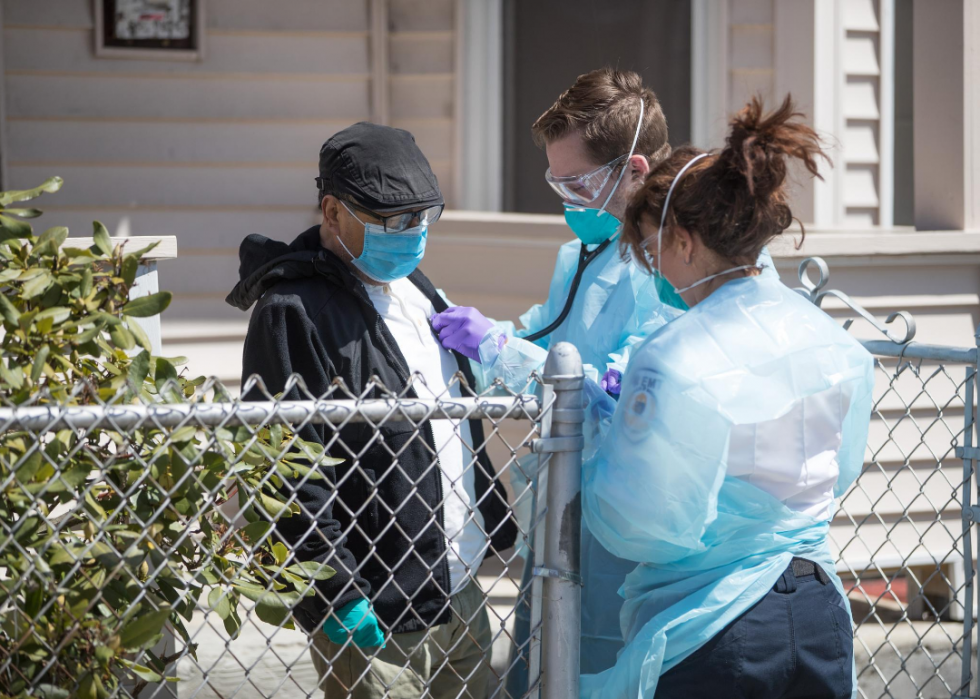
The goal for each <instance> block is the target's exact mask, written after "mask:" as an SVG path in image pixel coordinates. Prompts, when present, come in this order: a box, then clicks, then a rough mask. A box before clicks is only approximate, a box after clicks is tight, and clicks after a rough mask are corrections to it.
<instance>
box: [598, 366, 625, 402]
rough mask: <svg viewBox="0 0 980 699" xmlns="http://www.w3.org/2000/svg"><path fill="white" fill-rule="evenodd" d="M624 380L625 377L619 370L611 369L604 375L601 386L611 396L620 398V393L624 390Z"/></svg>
mask: <svg viewBox="0 0 980 699" xmlns="http://www.w3.org/2000/svg"><path fill="white" fill-rule="evenodd" d="M622 380H623V375H622V374H621V373H620V372H619V370H618V369H609V370H607V371H606V373H605V374H603V375H602V380H601V381H600V382H599V386H600V387H601V388H602V390H603V391H605V392H606V393H608V394H609V395H611V396H618V395H619V392H620V391H621V390H623V385H622Z"/></svg>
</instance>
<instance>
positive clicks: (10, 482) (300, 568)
mask: <svg viewBox="0 0 980 699" xmlns="http://www.w3.org/2000/svg"><path fill="white" fill-rule="evenodd" d="M581 371H582V369H581V362H580V361H579V360H578V354H577V352H575V350H574V348H571V347H570V346H562V347H560V348H556V350H554V351H553V352H552V354H551V356H550V357H549V364H548V366H547V367H546V374H545V376H543V377H535V379H536V380H533V381H532V382H531V383H530V384H529V385H528V387H527V391H526V392H525V393H523V394H508V393H506V392H505V391H504V390H503V389H501V388H496V389H494V390H493V391H491V392H488V393H487V394H484V395H475V394H474V393H473V391H472V390H470V388H469V387H468V386H467V385H466V384H465V381H464V380H463V379H462V378H461V377H459V376H458V377H457V378H456V379H455V380H454V382H453V383H452V385H451V386H450V387H449V389H448V390H447V391H446V392H445V393H443V394H441V395H437V396H432V397H431V398H428V399H419V398H415V397H414V396H416V395H424V394H425V392H424V391H423V390H421V389H422V388H423V386H422V383H421V382H422V378H421V377H420V376H416V377H414V378H413V382H414V383H413V385H412V386H410V387H406V388H405V390H404V391H402V392H400V394H394V393H391V392H388V391H387V389H385V388H384V387H383V386H380V385H377V384H373V383H372V384H371V385H369V386H367V387H366V390H365V391H364V392H363V393H362V394H361V395H353V394H351V393H350V392H349V391H348V390H347V389H346V388H345V387H344V386H343V385H342V384H336V385H335V387H334V388H333V389H332V390H331V392H330V393H329V394H328V395H324V396H316V397H314V396H309V400H306V401H291V402H285V401H280V400H276V398H275V397H273V396H269V395H265V396H262V395H261V394H262V392H263V390H264V389H263V387H262V384H261V381H258V380H256V381H255V382H253V383H252V384H249V385H247V386H245V393H247V394H249V397H250V398H253V399H254V398H256V397H259V398H263V397H264V398H265V400H258V401H255V400H252V401H249V402H243V401H239V400H230V399H229V398H228V396H227V395H225V394H224V393H223V391H222V389H221V388H220V387H217V386H210V385H209V386H204V387H201V390H199V391H198V392H197V393H196V395H198V396H210V397H211V399H212V400H211V401H210V402H208V401H204V400H197V401H195V402H187V401H186V400H183V399H181V397H179V396H174V395H172V394H173V392H172V391H171V392H170V398H171V400H170V402H168V403H165V404H160V403H140V402H139V401H136V402H135V404H134V403H132V402H130V403H128V404H123V403H122V401H120V402H118V403H114V404H113V403H110V404H106V403H105V402H103V401H101V400H100V399H99V397H98V395H97V394H92V395H89V394H87V393H86V388H85V387H84V386H81V387H79V389H78V391H77V392H76V394H75V395H74V396H72V398H73V399H74V400H72V401H69V402H75V403H78V402H81V403H85V402H89V403H90V405H81V406H73V407H66V405H65V402H66V401H65V397H64V396H61V397H60V398H59V397H57V396H47V397H46V398H45V399H44V400H38V401H36V402H35V403H36V404H34V405H22V406H17V407H8V408H0V696H28V695H33V696H44V697H55V696H59V697H60V696H69V694H71V695H72V696H74V695H76V694H77V695H78V696H84V697H88V696H93V697H94V696H106V695H113V694H118V695H121V696H129V695H138V696H141V697H148V696H155V697H167V696H180V697H181V699H187V698H190V697H223V698H229V699H230V698H231V697H236V698H238V699H244V698H246V697H271V696H274V695H278V696H289V697H296V696H323V695H324V692H325V693H326V696H327V697H345V696H368V695H370V696H381V695H384V696H389V694H386V693H385V692H390V696H397V697H402V696H406V697H407V696H432V697H487V696H494V697H510V696H524V695H525V694H527V693H537V692H538V691H539V681H540V677H541V674H542V671H541V662H542V657H543V661H544V662H545V663H547V662H549V659H548V655H547V654H541V653H539V652H538V650H539V648H540V645H541V641H542V621H541V620H542V617H543V616H545V615H546V616H548V617H549V618H552V619H557V618H560V617H562V616H567V615H568V614H569V613H570V614H571V618H570V619H569V620H568V623H564V624H558V623H555V624H552V629H555V628H558V627H561V628H563V629H564V630H565V631H564V633H565V635H568V636H569V638H571V639H573V640H574V643H569V642H568V639H552V645H557V644H559V643H562V642H564V645H563V650H561V651H560V652H559V654H558V655H557V656H556V657H557V662H560V663H562V664H563V666H562V668H561V669H556V670H554V671H553V672H552V673H550V677H551V678H552V680H553V685H556V683H557V682H559V678H561V677H562V676H564V678H565V679H564V682H565V683H566V684H565V685H556V686H555V689H554V690H553V691H552V693H551V694H550V695H551V696H563V695H564V692H565V691H567V690H568V689H569V687H570V686H574V685H575V684H577V629H578V623H577V615H578V601H577V599H578V589H579V586H578V584H577V583H575V582H571V580H570V578H574V576H575V574H576V572H577V566H578V563H577V561H574V562H573V561H569V560H567V556H566V552H568V551H571V550H575V551H577V549H578V546H577V540H576V539H577V536H578V532H577V529H576V530H574V531H569V530H568V528H567V526H566V527H565V530H562V527H560V526H559V522H556V523H554V524H552V525H551V526H553V527H554V529H553V531H555V532H559V533H558V534H556V535H555V536H554V537H545V536H544V535H543V533H542V531H541V530H542V529H543V528H544V527H545V526H546V520H547V519H549V518H553V517H555V516H558V517H559V518H560V517H562V516H564V518H565V524H566V525H567V524H568V523H569V522H571V523H573V524H575V526H576V527H577V522H578V519H577V517H578V510H577V509H574V511H573V508H572V504H573V503H572V501H573V500H575V503H577V499H576V498H575V496H576V494H577V492H578V488H579V479H580V475H579V470H578V468H579V466H580V462H581V449H582V444H581V439H582V438H581V424H580V423H581V420H582V410H581V407H580V406H581V404H582V398H581V391H582V386H581V382H582V378H581ZM292 381H294V382H298V385H299V386H300V388H301V387H302V380H301V379H300V378H299V377H294V378H293V380H292ZM288 388H289V387H287V389H288ZM409 391H411V393H409ZM161 395H164V396H167V395H168V390H167V386H165V385H164V386H162V387H161ZM378 395H381V397H380V398H379V397H377V396H378ZM367 396H372V397H371V398H368V397H367ZM409 396H413V397H409ZM120 398H124V396H120ZM129 398H130V399H131V398H132V396H130V397H129ZM215 399H216V400H215ZM569 406H575V407H576V408H578V409H577V410H570V409H569ZM558 466H560V467H561V468H556V467H558ZM549 471H551V472H552V473H553V474H555V475H553V476H552V478H551V488H550V489H549V490H550V495H549V502H548V503H547V504H548V506H549V507H545V503H544V502H543V501H542V502H540V503H539V502H537V495H538V482H539V478H542V477H543V476H544V474H545V473H547V472H549ZM565 510H567V511H565ZM560 530H561V531H560ZM569 537H571V540H569ZM552 539H553V540H554V541H556V542H557V541H561V542H562V545H561V546H560V547H559V546H554V547H550V548H549V547H548V546H546V544H545V542H546V540H552ZM525 559H527V560H528V561H529V563H527V564H526V563H525ZM533 564H536V565H537V567H538V570H536V571H535V572H536V574H535V575H532V574H531V568H532V565H533ZM549 586H550V587H551V588H552V589H551V591H550V592H549V593H548V594H549V595H550V599H553V600H558V601H557V602H556V603H554V604H552V605H551V608H550V609H549V610H547V611H545V610H543V609H542V607H541V604H540V602H541V599H542V589H544V590H545V591H547V590H548V587H549ZM562 586H567V587H568V588H569V590H568V593H570V594H568V593H566V594H564V595H563V594H562V591H561V589H560V588H561V587H562ZM563 597H564V600H565V601H564V602H561V601H560V600H561V598H563ZM361 599H366V600H370V603H371V605H370V606H371V613H372V614H374V615H375V616H376V618H377V619H378V625H377V628H379V629H380V633H381V634H383V638H379V637H372V635H371V633H370V632H371V631H372V629H373V628H374V626H373V625H372V623H371V619H370V617H369V616H367V615H366V612H365V610H366V608H367V607H366V606H359V605H358V602H359V600H361ZM345 610H346V611H345ZM568 610H572V611H571V612H569V611H568ZM519 612H521V616H522V619H523V620H524V627H523V628H521V629H518V631H517V632H516V633H515V622H516V620H517V616H518V613H519ZM325 623H326V626H327V627H331V624H332V627H331V628H333V629H335V633H334V634H331V633H329V630H328V629H326V628H324V624H325ZM349 629H356V630H355V631H354V633H353V634H349V633H348V630H349ZM552 632H553V631H552ZM379 643H381V644H383V645H381V646H380V647H378V645H379ZM567 646H574V649H575V651H574V652H575V658H574V659H575V662H572V659H571V658H569V657H567V656H566V655H565V648H566V647H567ZM372 659H373V662H372ZM551 662H555V661H554V660H552V661H551ZM556 667H557V666H556ZM171 680H173V681H171ZM569 682H571V683H572V685H569V684H568V683H569ZM555 691H557V692H558V693H557V694H556V693H555Z"/></svg>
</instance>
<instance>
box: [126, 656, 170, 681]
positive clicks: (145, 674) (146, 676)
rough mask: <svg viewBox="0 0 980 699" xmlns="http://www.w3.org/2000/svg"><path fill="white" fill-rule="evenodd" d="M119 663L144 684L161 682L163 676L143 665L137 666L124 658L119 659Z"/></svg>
mask: <svg viewBox="0 0 980 699" xmlns="http://www.w3.org/2000/svg"><path fill="white" fill-rule="evenodd" d="M119 662H120V663H121V664H123V665H125V666H126V667H128V668H129V670H130V671H131V672H132V673H133V674H134V675H136V676H137V677H139V678H140V679H141V680H143V681H145V682H163V675H160V674H158V673H156V672H154V671H153V670H151V669H150V668H148V667H146V666H145V665H137V664H136V663H134V662H133V661H132V660H126V659H125V658H119Z"/></svg>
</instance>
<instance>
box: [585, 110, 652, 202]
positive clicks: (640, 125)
mask: <svg viewBox="0 0 980 699" xmlns="http://www.w3.org/2000/svg"><path fill="white" fill-rule="evenodd" d="M643 107H644V103H643V96H642V95H640V121H639V123H637V125H636V133H635V134H633V145H632V146H630V153H629V155H627V156H626V162H625V163H623V169H622V170H620V171H619V177H618V178H617V179H616V186H614V187H613V188H612V191H611V192H609V196H608V197H606V201H605V203H604V204H603V205H602V208H601V209H599V213H598V214H596V216H602V215H603V214H604V213H606V207H607V206H609V201H610V200H611V199H612V198H613V194H615V193H616V190H617V189H619V183H620V182H622V181H623V175H625V174H626V170H627V169H628V168H629V166H630V158H632V157H633V152H634V151H635V150H636V144H637V143H638V142H639V141H640V130H641V129H642V128H643Z"/></svg>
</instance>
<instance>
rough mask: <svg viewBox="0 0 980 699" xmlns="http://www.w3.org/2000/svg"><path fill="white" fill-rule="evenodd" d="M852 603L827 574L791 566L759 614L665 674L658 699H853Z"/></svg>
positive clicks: (730, 627) (747, 615) (757, 609)
mask: <svg viewBox="0 0 980 699" xmlns="http://www.w3.org/2000/svg"><path fill="white" fill-rule="evenodd" d="M807 563H808V562H807ZM800 568H801V564H800V563H799V562H798V563H797V569H798V570H799V569H800ZM845 604H846V602H845V601H844V599H843V598H842V597H841V595H840V593H839V592H837V589H836V588H835V587H834V586H833V584H832V583H830V582H829V580H828V579H827V575H826V573H824V572H823V571H822V570H817V571H816V572H815V573H810V574H809V575H800V576H797V575H795V574H794V573H793V565H790V567H789V568H787V569H786V571H785V572H784V573H783V575H782V577H781V578H780V579H779V581H778V582H777V583H776V585H775V586H774V587H773V589H772V590H770V591H769V593H768V594H766V596H765V597H763V598H762V599H761V600H759V602H757V603H756V605H755V606H754V607H752V608H751V609H749V610H748V611H747V612H745V614H743V615H742V616H740V617H739V618H738V619H736V620H735V621H734V622H732V623H731V624H729V625H728V626H727V627H726V628H725V629H723V630H722V631H721V633H719V634H718V635H717V636H715V637H714V638H712V639H711V640H710V641H708V642H707V643H706V644H705V645H704V646H702V647H701V648H699V649H698V650H697V651H696V652H695V653H694V654H693V655H691V656H689V657H688V658H686V659H685V660H683V661H682V662H681V663H680V664H679V665H676V666H675V667H673V668H671V669H670V670H669V671H667V672H666V673H664V674H663V675H662V676H661V677H660V682H659V683H658V685H657V692H656V699H681V698H682V697H683V698H684V699H692V698H695V697H726V698H727V697H731V698H732V699H737V698H744V699H804V698H806V699H824V698H826V699H838V698H840V699H848V698H849V697H850V696H851V663H852V659H853V657H854V646H853V637H852V632H851V621H850V617H849V616H848V614H847V610H846V608H845V606H844V605H845Z"/></svg>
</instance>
